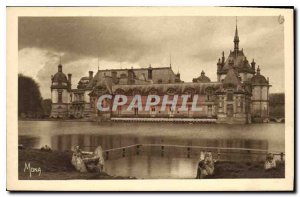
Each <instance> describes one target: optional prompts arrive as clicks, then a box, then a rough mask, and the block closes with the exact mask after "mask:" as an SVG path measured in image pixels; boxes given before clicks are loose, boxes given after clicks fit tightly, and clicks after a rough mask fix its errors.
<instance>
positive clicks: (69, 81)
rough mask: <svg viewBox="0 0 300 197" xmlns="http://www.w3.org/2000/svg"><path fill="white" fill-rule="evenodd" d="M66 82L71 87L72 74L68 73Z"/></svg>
mask: <svg viewBox="0 0 300 197" xmlns="http://www.w3.org/2000/svg"><path fill="white" fill-rule="evenodd" d="M68 83H69V87H70V88H71V85H72V74H71V73H68Z"/></svg>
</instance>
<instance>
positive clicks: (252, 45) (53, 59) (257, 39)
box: [19, 16, 284, 95]
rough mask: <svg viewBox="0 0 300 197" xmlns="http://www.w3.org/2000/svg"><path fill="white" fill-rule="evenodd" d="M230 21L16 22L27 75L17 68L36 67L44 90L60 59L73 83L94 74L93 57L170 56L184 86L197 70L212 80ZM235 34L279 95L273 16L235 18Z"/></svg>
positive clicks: (278, 43) (151, 59)
mask: <svg viewBox="0 0 300 197" xmlns="http://www.w3.org/2000/svg"><path fill="white" fill-rule="evenodd" d="M235 22H236V21H235V17H189V16H186V17H20V18H19V55H20V56H21V57H19V58H20V60H22V61H20V62H19V64H20V66H21V69H20V70H21V71H25V72H28V73H29V74H30V72H29V71H26V69H25V68H22V67H28V68H31V69H33V65H36V67H38V68H40V69H39V70H38V71H35V72H33V75H34V76H33V77H35V78H37V79H38V81H39V83H42V84H44V85H41V87H43V88H44V89H45V91H46V90H47V91H48V90H49V83H50V82H47V83H46V82H44V81H43V80H45V79H46V80H48V79H50V76H51V74H54V73H55V72H56V70H57V64H58V62H59V56H62V63H63V65H64V71H65V72H66V73H67V72H72V73H73V76H74V80H75V79H76V80H77V79H79V78H80V77H81V76H84V75H86V73H87V72H88V70H89V69H93V70H95V68H96V66H97V57H99V58H100V61H101V65H100V66H101V68H111V67H114V66H121V65H123V66H127V67H131V66H140V67H145V66H148V65H149V64H152V65H153V66H166V65H168V64H169V55H170V54H171V55H172V64H173V68H174V71H177V69H179V70H180V72H181V76H182V78H183V80H184V81H191V80H192V78H193V77H197V76H195V75H198V73H200V72H201V70H205V72H206V73H207V75H209V77H210V78H211V79H212V80H216V62H217V60H218V58H219V57H221V53H222V51H224V52H225V55H228V54H229V51H230V50H232V49H233V36H234V32H235V25H236V24H235ZM238 29H239V36H240V47H241V48H243V49H244V52H245V54H246V55H247V57H248V59H249V60H252V58H255V60H256V62H257V64H259V65H261V66H262V67H261V68H262V72H263V73H266V76H268V77H270V81H271V83H274V86H273V87H276V88H273V90H276V91H284V84H283V81H280V80H277V79H278V78H283V73H284V72H283V71H284V65H283V64H284V54H283V46H284V40H283V24H279V23H278V17H276V16H272V17H271V16H263V17H239V18H238ZM39 51H40V52H39ZM26 53H28V57H27V55H26ZM35 55H37V56H36V58H33V57H35ZM38 56H39V57H38ZM29 57H30V58H29ZM30 64H32V66H30ZM124 64H126V65H124ZM27 70H28V69H27ZM272 71H273V72H272ZM76 83H77V82H76ZM76 83H75V82H74V83H73V84H76ZM271 91H272V89H271ZM43 94H44V95H48V93H43Z"/></svg>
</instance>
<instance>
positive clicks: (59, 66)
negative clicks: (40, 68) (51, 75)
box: [57, 64, 62, 72]
mask: <svg viewBox="0 0 300 197" xmlns="http://www.w3.org/2000/svg"><path fill="white" fill-rule="evenodd" d="M57 68H58V69H57V70H58V72H62V65H61V64H59V65H58V66H57Z"/></svg>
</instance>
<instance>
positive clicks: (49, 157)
mask: <svg viewBox="0 0 300 197" xmlns="http://www.w3.org/2000/svg"><path fill="white" fill-rule="evenodd" d="M71 156H72V153H71V152H60V151H53V152H42V151H40V150H35V149H22V150H19V163H18V165H19V179H22V180H26V179H31V180H68V179H129V178H131V177H119V176H110V175H108V174H106V173H104V172H103V173H80V172H77V171H76V170H75V169H74V167H73V166H72V165H71V162H70V161H71ZM25 163H27V165H28V164H29V163H30V166H31V167H33V168H38V167H40V168H41V170H42V172H41V174H40V175H39V173H38V172H33V173H32V174H31V177H30V174H29V172H28V171H26V172H24V168H25ZM284 174H285V166H284V163H279V164H278V167H277V168H276V169H273V170H269V171H265V170H264V162H217V163H216V165H215V173H214V175H213V176H210V177H208V178H211V179H226V178H284Z"/></svg>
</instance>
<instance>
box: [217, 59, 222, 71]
mask: <svg viewBox="0 0 300 197" xmlns="http://www.w3.org/2000/svg"><path fill="white" fill-rule="evenodd" d="M221 66H222V63H221V59H220V58H219V60H218V63H217V69H218V70H221Z"/></svg>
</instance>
